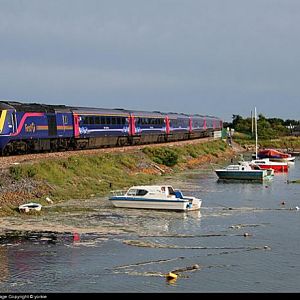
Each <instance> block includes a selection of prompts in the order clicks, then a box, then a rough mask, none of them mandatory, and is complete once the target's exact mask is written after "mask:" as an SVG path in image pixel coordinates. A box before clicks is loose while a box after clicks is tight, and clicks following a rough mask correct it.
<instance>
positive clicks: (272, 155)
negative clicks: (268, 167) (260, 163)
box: [257, 149, 295, 162]
mask: <svg viewBox="0 0 300 300" xmlns="http://www.w3.org/2000/svg"><path fill="white" fill-rule="evenodd" d="M257 158H259V159H263V158H268V159H269V160H270V161H279V162H293V161H294V160H295V157H294V156H292V155H291V154H289V153H284V152H281V151H279V150H276V149H263V150H260V151H259V152H258V153H257Z"/></svg>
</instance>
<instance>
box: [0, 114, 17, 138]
mask: <svg viewBox="0 0 300 300" xmlns="http://www.w3.org/2000/svg"><path fill="white" fill-rule="evenodd" d="M14 129H15V121H14V113H13V114H12V113H11V112H10V111H8V110H5V109H3V110H0V134H2V135H3V134H10V133H12V132H14Z"/></svg>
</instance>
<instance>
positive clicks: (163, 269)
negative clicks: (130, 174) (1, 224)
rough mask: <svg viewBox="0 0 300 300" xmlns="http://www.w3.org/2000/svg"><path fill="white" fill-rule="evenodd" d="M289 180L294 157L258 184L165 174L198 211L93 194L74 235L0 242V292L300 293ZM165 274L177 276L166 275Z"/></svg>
mask: <svg viewBox="0 0 300 300" xmlns="http://www.w3.org/2000/svg"><path fill="white" fill-rule="evenodd" d="M295 179H300V160H299V159H297V160H296V161H295V164H294V165H291V167H290V169H289V172H288V173H276V174H275V176H274V178H273V179H272V180H270V181H267V182H264V183H250V182H247V183H242V182H233V183H223V182H219V181H218V180H217V177H216V175H215V173H214V172H213V171H212V170H206V171H203V170H193V171H190V172H186V173H184V174H180V175H178V176H176V177H170V178H167V183H168V184H172V185H173V187H174V188H180V189H181V190H182V191H183V193H184V194H186V195H188V194H189V195H194V196H196V197H200V198H201V199H202V200H203V203H202V208H201V210H200V211H199V212H195V211H194V212H187V213H181V212H164V211H150V210H137V209H117V208H113V207H112V206H111V204H110V203H108V200H107V198H104V199H95V200H94V202H93V203H92V204H91V205H93V208H94V209H93V211H92V212H87V213H85V214H72V215H70V216H69V217H68V218H69V219H68V220H67V221H68V222H69V224H73V225H72V226H74V228H75V229H76V226H77V227H78V228H79V229H80V228H81V230H78V232H80V233H78V232H76V230H75V231H74V232H68V231H66V232H61V233H59V234H54V233H49V232H48V233H47V232H46V233H38V232H35V233H32V234H31V235H29V236H26V238H25V237H24V238H21V237H18V238H14V239H6V240H2V241H0V292H24V293H25V292H26V293H28V292H36V293H43V292H44V293H59V292H69V293H79V292H81V293H82V292H84V293H122V292H129V293H141V292H149V293H201V292H225V293H226V292H230V293H232V292H233V293H234V292H299V291H300V284H299V283H300V233H299V230H300V210H297V209H296V207H298V206H299V207H300V185H299V184H295V183H288V182H289V181H291V180H295ZM164 180H165V178H164ZM163 183H165V181H164V182H163ZM66 218H67V217H66V216H64V219H65V220H66ZM36 222H40V221H36ZM85 227H86V228H88V229H89V230H86V231H84V230H82V228H85ZM93 228H97V230H96V229H95V231H93ZM104 228H105V231H104V230H102V231H101V230H100V229H104ZM170 271H174V272H177V274H178V277H177V279H174V280H167V279H166V276H165V275H166V274H167V273H168V272H170Z"/></svg>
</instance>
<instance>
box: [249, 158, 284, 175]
mask: <svg viewBox="0 0 300 300" xmlns="http://www.w3.org/2000/svg"><path fill="white" fill-rule="evenodd" d="M251 163H253V164H256V165H258V166H260V168H261V169H273V170H274V171H276V172H287V171H288V168H289V166H288V163H287V162H279V161H278V162H276V161H270V160H269V158H263V159H254V160H252V161H251Z"/></svg>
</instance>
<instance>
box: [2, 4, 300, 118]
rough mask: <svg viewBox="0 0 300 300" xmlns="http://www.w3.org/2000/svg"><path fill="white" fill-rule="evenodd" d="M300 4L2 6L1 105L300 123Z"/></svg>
mask: <svg viewBox="0 0 300 300" xmlns="http://www.w3.org/2000/svg"><path fill="white" fill-rule="evenodd" d="M299 37H300V1H299V0H43V1H42V0H0V100H13V101H20V102H36V103H47V104H65V105H72V106H74V105H75V106H77V105H78V106H88V107H102V108H124V109H133V110H150V111H162V112H178V113H181V112H182V113H187V114H193V113H198V114H202V115H213V116H217V117H220V118H222V119H223V120H224V121H228V122H230V121H232V116H233V115H234V114H235V115H241V116H243V117H250V115H251V111H254V107H256V109H257V113H258V114H263V115H264V116H266V117H268V118H271V117H278V118H282V119H295V120H300V38H299Z"/></svg>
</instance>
